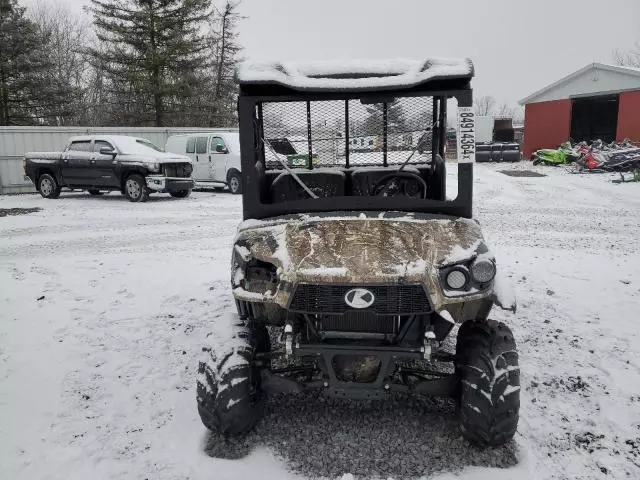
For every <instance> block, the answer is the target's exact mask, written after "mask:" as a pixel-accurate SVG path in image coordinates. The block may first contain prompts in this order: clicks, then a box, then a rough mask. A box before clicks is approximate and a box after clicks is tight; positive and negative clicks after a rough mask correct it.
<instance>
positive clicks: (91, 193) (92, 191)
mask: <svg viewBox="0 0 640 480" xmlns="http://www.w3.org/2000/svg"><path fill="white" fill-rule="evenodd" d="M87 191H88V192H89V195H94V196H96V195H102V194H103V193H104V192H101V191H100V190H96V189H94V188H92V189H91V190H87Z"/></svg>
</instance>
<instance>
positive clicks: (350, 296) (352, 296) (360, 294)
mask: <svg viewBox="0 0 640 480" xmlns="http://www.w3.org/2000/svg"><path fill="white" fill-rule="evenodd" d="M375 299H376V297H375V296H374V295H373V292H371V291H369V290H367V289H366V288H352V289H351V290H349V291H348V292H347V294H346V295H345V296H344V301H345V303H346V304H347V305H349V306H350V307H351V308H368V307H370V306H371V305H373V302H374V301H375Z"/></svg>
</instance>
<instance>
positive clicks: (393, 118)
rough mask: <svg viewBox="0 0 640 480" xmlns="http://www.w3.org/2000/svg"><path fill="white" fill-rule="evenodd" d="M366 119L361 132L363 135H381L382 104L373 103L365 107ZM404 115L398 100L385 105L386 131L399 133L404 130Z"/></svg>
mask: <svg viewBox="0 0 640 480" xmlns="http://www.w3.org/2000/svg"><path fill="white" fill-rule="evenodd" d="M367 113H368V117H367V118H366V119H365V121H364V123H363V125H362V130H363V133H364V134H365V135H381V134H382V122H383V119H384V104H383V103H374V104H372V105H368V106H367ZM405 123H406V118H405V113H404V110H403V108H402V105H401V104H400V102H399V100H396V101H394V102H391V103H387V129H388V131H389V132H399V131H402V130H403V129H404V128H405Z"/></svg>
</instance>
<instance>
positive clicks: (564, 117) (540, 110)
mask: <svg viewBox="0 0 640 480" xmlns="http://www.w3.org/2000/svg"><path fill="white" fill-rule="evenodd" d="M570 129H571V100H568V99H567V100H554V101H551V102H540V103H529V104H527V105H526V106H525V113H524V147H523V154H524V158H530V157H531V154H532V153H533V152H535V151H536V150H538V149H540V148H556V147H557V146H558V145H560V144H561V143H562V142H566V141H567V140H568V139H569V133H570Z"/></svg>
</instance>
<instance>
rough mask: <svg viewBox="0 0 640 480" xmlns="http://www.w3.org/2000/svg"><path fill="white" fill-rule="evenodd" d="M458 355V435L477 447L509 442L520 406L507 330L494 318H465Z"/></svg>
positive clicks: (515, 360)
mask: <svg viewBox="0 0 640 480" xmlns="http://www.w3.org/2000/svg"><path fill="white" fill-rule="evenodd" d="M456 358H457V359H456V371H457V373H458V375H459V377H460V396H459V399H458V400H459V404H458V415H459V422H460V430H461V432H462V435H463V436H464V437H465V438H466V439H467V440H469V441H470V442H472V443H475V444H477V445H480V446H499V445H502V444H504V443H506V442H508V441H509V440H511V439H512V438H513V436H514V435H515V433H516V429H517V428H518V413H519V410H520V367H519V366H518V352H517V350H516V342H515V340H514V338H513V334H512V333H511V330H510V329H509V327H507V326H506V325H504V324H503V323H501V322H496V321H493V320H486V321H468V322H465V323H463V324H462V326H461V327H460V330H459V331H458V341H457V345H456Z"/></svg>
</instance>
